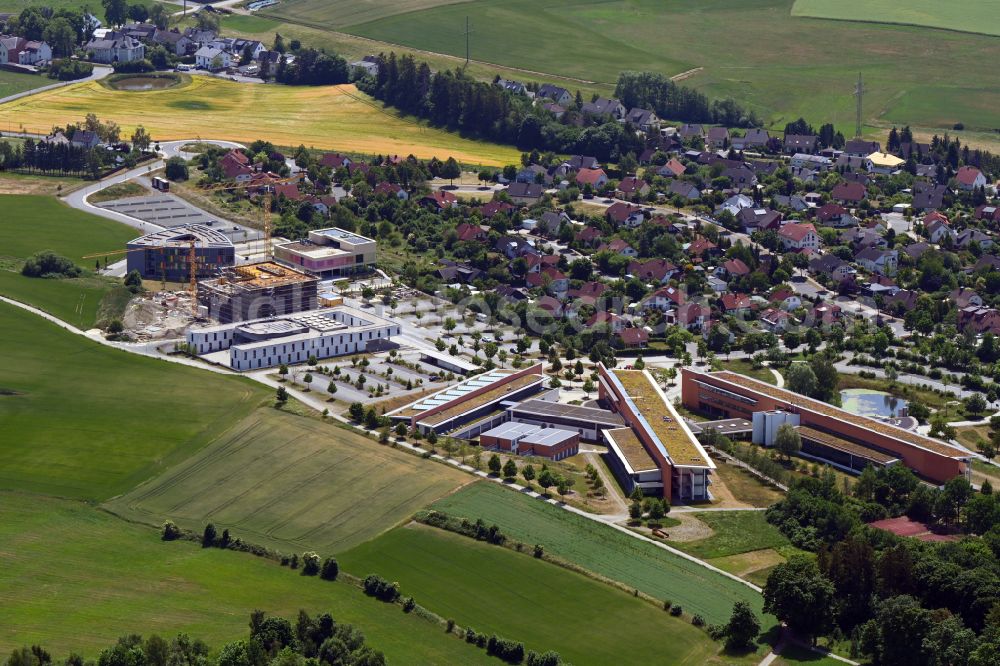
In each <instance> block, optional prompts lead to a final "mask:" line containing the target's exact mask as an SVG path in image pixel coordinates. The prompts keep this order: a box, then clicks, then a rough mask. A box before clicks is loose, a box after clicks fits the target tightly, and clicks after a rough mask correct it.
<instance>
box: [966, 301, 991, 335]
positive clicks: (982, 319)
mask: <svg viewBox="0 0 1000 666" xmlns="http://www.w3.org/2000/svg"><path fill="white" fill-rule="evenodd" d="M958 329H959V330H960V331H967V330H968V331H972V332H973V333H977V334H981V333H993V334H994V335H996V334H998V333H1000V312H998V311H997V310H995V309H993V308H988V307H983V306H976V305H970V306H968V307H965V308H962V309H961V310H959V311H958Z"/></svg>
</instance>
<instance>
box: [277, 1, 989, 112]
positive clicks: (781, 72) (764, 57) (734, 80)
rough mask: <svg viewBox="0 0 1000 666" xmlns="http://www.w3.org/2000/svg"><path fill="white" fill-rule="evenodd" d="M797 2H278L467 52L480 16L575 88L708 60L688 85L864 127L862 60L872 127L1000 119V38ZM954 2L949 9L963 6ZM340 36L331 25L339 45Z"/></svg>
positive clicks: (495, 38)
mask: <svg viewBox="0 0 1000 666" xmlns="http://www.w3.org/2000/svg"><path fill="white" fill-rule="evenodd" d="M885 1H886V2H887V0H885ZM927 1H928V0H924V2H927ZM793 2H794V0H708V1H707V2H706V1H704V0H678V1H677V2H670V3H663V2H660V1H659V0H601V1H597V2H591V3H587V4H584V5H580V4H579V3H573V2H570V1H569V0H555V1H553V2H549V3H545V4H544V5H539V4H538V3H536V2H532V1H531V0H509V1H508V2H504V3H496V2H490V1H488V0H472V1H471V2H463V3H460V4H450V3H436V6H433V7H428V8H426V9H422V8H420V7H423V6H424V5H427V4H429V3H426V2H420V1H419V0H417V1H415V2H410V3H406V4H407V5H408V6H409V5H412V6H413V10H412V11H404V12H402V13H396V14H393V15H388V16H384V15H383V14H384V12H382V11H378V12H374V13H372V14H370V15H363V14H362V15H358V20H359V22H358V23H354V24H352V25H344V23H346V22H347V20H349V19H346V18H344V19H338V18H336V17H349V16H355V15H357V13H356V12H355V11H354V10H351V9H348V7H354V6H355V5H356V3H351V2H349V1H348V0H332V1H331V0H291V1H290V2H283V3H281V4H279V5H276V6H275V7H273V8H270V9H269V10H266V13H267V14H268V15H269V16H271V17H273V18H277V19H281V20H284V21H287V22H289V23H297V24H300V25H302V26H307V27H309V28H312V29H317V28H324V27H325V28H327V29H331V28H332V29H334V30H340V31H343V32H347V33H350V34H352V35H356V36H358V37H364V38H368V39H371V40H376V41H377V42H383V43H389V44H401V45H404V46H405V47H409V48H412V49H422V50H426V51H430V52H435V53H443V54H447V55H450V56H464V54H465V39H464V37H463V35H462V32H463V30H464V27H465V17H466V16H469V18H470V20H471V22H472V26H473V29H474V30H475V32H474V33H473V35H472V58H473V59H474V60H476V61H481V62H488V63H497V64H499V65H502V66H504V67H510V68H523V69H524V70H529V71H531V72H534V74H526V75H525V77H527V78H537V77H538V76H539V75H541V73H550V74H552V75H561V76H566V77H575V78H577V79H580V80H582V82H583V83H578V84H576V83H573V82H569V87H570V88H574V87H583V88H593V87H595V86H603V89H604V90H605V91H607V90H608V88H609V87H610V86H613V84H614V82H615V81H616V79H617V77H618V73H619V72H620V71H622V70H648V71H657V72H662V73H665V74H668V75H676V74H680V73H682V72H688V71H690V70H695V69H697V71H696V72H693V73H692V74H691V75H690V76H689V77H687V78H686V79H685V85H691V86H694V87H696V88H698V89H700V90H702V91H703V92H705V93H706V94H708V95H709V96H711V97H733V98H735V99H738V100H740V101H741V102H743V103H745V104H747V105H749V106H750V107H751V108H753V109H755V110H756V111H757V112H758V113H759V114H760V115H761V116H762V117H763V118H764V119H765V120H766V121H768V122H769V123H771V124H772V126H774V127H778V128H779V129H780V128H781V127H783V125H784V123H785V122H788V121H789V120H794V119H795V118H797V117H799V116H804V117H805V118H807V119H808V120H810V121H811V122H813V123H815V124H817V125H818V124H820V123H823V122H827V121H829V122H833V123H835V124H837V125H838V126H839V127H840V128H842V129H844V130H845V132H846V131H852V130H853V127H854V97H853V96H852V94H851V93H852V91H853V85H854V82H855V81H856V80H857V75H858V72H859V71H860V72H862V73H863V74H864V77H865V81H866V84H867V89H868V94H867V96H866V98H865V100H866V105H865V121H866V125H867V126H868V127H869V128H873V127H884V126H886V125H889V124H892V123H897V124H904V123H908V124H910V125H913V126H920V127H929V128H938V129H949V128H950V127H951V125H952V124H954V123H957V122H962V123H964V124H965V126H966V127H967V128H969V129H986V130H991V129H993V128H996V127H1000V111H998V109H1000V89H997V87H996V86H990V85H985V84H984V82H985V81H990V80H991V79H992V76H993V73H992V72H993V69H992V65H991V63H994V62H997V61H998V60H1000V40H997V39H995V38H994V37H989V36H983V35H972V34H962V33H957V32H947V31H940V30H931V29H928V28H923V27H914V26H901V25H884V24H876V23H850V24H848V23H845V22H842V21H829V20H823V19H813V18H804V17H799V16H793V14H792V6H793ZM984 4H985V3H984ZM946 7H950V5H942V10H941V11H952V10H950V9H944V8H946ZM331 17H334V18H331ZM526 17H530V19H529V18H526ZM362 19H365V20H362ZM526 23H527V24H530V29H526ZM991 24H993V25H995V21H992V23H991ZM734 26H738V28H737V30H738V33H739V35H740V38H739V39H726V46H725V48H719V46H718V43H719V38H721V37H722V36H731V35H732V34H733V31H734ZM283 30H284V29H282V31H283ZM330 34H331V35H333V33H332V31H331V32H330ZM336 39H340V38H336V36H335V35H334V36H333V37H331V40H332V43H331V46H333V45H335V44H336ZM341 41H345V40H343V39H341ZM916 44H919V48H914V45H916ZM775 45H781V46H780V48H775ZM355 48H356V46H355ZM365 48H367V49H368V51H369V52H378V51H379V50H388V49H389V48H392V47H390V46H388V45H386V44H368V45H367V46H366V47H365Z"/></svg>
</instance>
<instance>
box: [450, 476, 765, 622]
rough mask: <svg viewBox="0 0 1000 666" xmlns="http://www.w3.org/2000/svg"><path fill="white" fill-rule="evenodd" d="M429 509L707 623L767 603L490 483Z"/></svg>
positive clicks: (638, 543)
mask: <svg viewBox="0 0 1000 666" xmlns="http://www.w3.org/2000/svg"><path fill="white" fill-rule="evenodd" d="M431 508H433V509H438V510H440V511H443V512H445V513H448V514H450V515H453V516H458V517H463V518H469V519H470V520H475V519H477V518H482V519H483V520H484V521H485V522H486V523H487V524H493V523H495V524H497V525H498V526H499V527H500V529H501V530H502V531H503V532H504V533H505V534H507V535H508V536H509V537H510V538H512V539H514V540H517V541H521V542H523V543H528V544H536V543H537V544H541V545H542V546H543V547H544V548H545V551H546V552H547V553H550V554H552V555H556V556H558V557H561V558H563V559H566V560H569V561H571V562H575V563H576V564H578V565H580V566H582V567H583V568H585V569H587V570H589V571H592V572H594V573H597V574H600V575H602V576H605V577H607V578H610V579H612V580H616V581H619V582H621V583H624V584H625V585H628V586H630V587H634V588H637V589H639V590H641V591H642V592H645V593H646V594H649V595H651V596H653V597H656V598H658V599H669V600H671V601H672V602H673V603H675V604H680V605H681V606H682V607H683V608H684V610H685V611H686V612H688V613H691V614H695V613H698V614H700V615H702V616H703V617H704V618H705V619H706V620H707V621H708V622H709V623H715V624H721V623H723V622H725V621H726V620H727V619H728V618H729V614H730V612H731V611H732V608H733V604H734V603H735V602H736V601H739V600H745V601H747V602H749V603H750V604H751V605H752V606H753V607H754V608H756V609H757V610H758V612H759V611H760V609H761V607H762V606H763V599H762V598H761V596H760V595H759V594H758V593H757V592H755V591H754V590H753V589H751V588H749V587H747V586H745V585H743V584H742V583H739V582H737V581H734V580H732V579H730V578H727V577H725V576H723V575H721V574H718V573H715V572H712V571H711V570H709V569H706V568H705V567H703V566H700V565H699V564H697V563H694V562H691V561H689V560H686V559H684V558H682V557H679V556H677V555H675V554H673V553H670V552H668V551H665V550H663V549H662V548H657V547H656V546H654V545H653V544H650V543H646V542H643V541H640V540H639V539H636V538H633V537H630V536H628V535H627V534H623V533H621V532H618V531H617V530H614V529H613V528H611V527H608V526H607V525H603V524H600V523H597V522H595V521H592V520H588V519H587V518H583V517H582V516H577V515H575V514H572V513H570V512H568V511H565V510H563V509H560V508H558V507H555V506H552V505H550V504H546V503H544V502H541V501H539V500H536V499H532V498H530V497H526V496H524V495H521V494H520V493H516V492H511V491H508V490H505V489H503V488H500V487H497V486H496V485H495V484H492V483H486V482H481V483H476V484H473V485H471V486H467V487H466V488H463V489H462V490H460V491H459V492H457V493H455V494H453V495H450V496H448V497H445V498H444V499H442V500H439V501H438V502H435V503H434V505H432V507H431ZM765 625H767V623H766V622H765Z"/></svg>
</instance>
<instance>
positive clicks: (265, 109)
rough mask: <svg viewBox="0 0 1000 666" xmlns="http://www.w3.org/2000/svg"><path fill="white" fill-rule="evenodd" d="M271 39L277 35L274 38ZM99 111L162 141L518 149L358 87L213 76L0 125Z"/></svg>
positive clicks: (14, 106)
mask: <svg viewBox="0 0 1000 666" xmlns="http://www.w3.org/2000/svg"><path fill="white" fill-rule="evenodd" d="M272 39H273V37H272ZM87 113H96V114H97V115H98V116H99V117H100V118H101V119H102V120H114V121H115V122H117V123H118V124H119V125H121V126H122V130H123V133H124V134H129V133H131V132H132V130H133V129H134V128H135V127H136V126H137V125H142V126H144V127H145V128H146V129H147V130H148V131H149V133H150V134H151V135H152V137H153V138H154V139H156V140H160V141H165V140H171V139H196V138H199V137H206V138H213V139H227V140H230V141H241V142H246V143H249V142H251V141H254V140H256V139H265V140H268V141H272V142H274V143H275V144H278V145H282V146H297V145H299V144H304V145H306V146H307V147H315V148H324V149H331V150H342V151H348V152H358V153H368V154H381V155H386V154H395V155H403V156H405V155H410V154H412V155H415V156H416V157H420V158H431V157H438V158H440V159H446V158H448V157H454V158H455V159H457V160H459V161H460V162H463V163H466V164H484V165H493V166H501V165H504V164H514V163H517V162H518V160H519V159H520V154H519V153H518V152H517V150H515V149H514V148H511V147H505V146H499V145H496V144H490V143H485V142H480V141H474V140H471V139H464V138H462V137H461V136H459V135H457V134H452V133H450V132H446V131H444V130H438V129H434V128H431V127H429V126H427V125H426V124H425V123H421V122H419V121H417V120H415V119H412V118H404V117H402V116H400V115H399V114H397V113H395V112H393V111H391V110H386V109H383V108H382V105H381V104H380V103H378V102H375V101H374V100H372V99H371V98H370V97H368V96H366V95H364V94H363V93H360V92H358V91H357V89H356V88H355V87H354V86H353V85H342V86H315V87H313V86H280V85H253V84H239V83H234V82H232V81H225V80H222V79H219V78H216V77H212V76H194V77H191V81H190V83H187V84H186V85H180V86H176V87H173V88H168V89H165V90H151V91H143V92H134V91H122V90H112V89H111V88H108V87H105V86H102V85H101V84H100V83H99V82H89V83H81V84H77V85H73V86H67V87H65V88H59V89H57V90H50V91H45V92H41V93H39V94H37V95H32V96H30V97H26V98H22V99H18V100H14V101H13V102H10V103H7V104H2V105H0V127H4V126H6V124H7V123H8V122H13V123H22V124H23V125H24V126H25V128H26V129H27V130H28V131H35V132H48V131H50V130H51V129H52V126H53V125H62V124H66V123H68V122H76V121H79V120H82V119H83V117H84V116H85V115H86V114H87Z"/></svg>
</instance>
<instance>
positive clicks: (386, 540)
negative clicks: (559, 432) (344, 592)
mask: <svg viewBox="0 0 1000 666" xmlns="http://www.w3.org/2000/svg"><path fill="white" fill-rule="evenodd" d="M340 562H341V564H342V566H344V567H345V569H347V570H349V571H352V572H355V573H357V574H361V575H364V574H365V573H367V572H375V571H377V572H379V573H380V574H381V575H383V576H385V577H387V578H388V579H389V580H393V581H398V582H399V584H400V586H401V589H402V590H403V593H404V594H405V595H412V596H413V598H414V599H416V600H417V601H418V602H419V603H420V604H422V605H424V606H426V607H427V608H429V609H431V610H433V611H434V612H435V613H437V614H439V615H442V616H444V617H450V618H455V620H456V621H457V622H459V624H461V625H463V626H471V627H472V628H474V629H475V630H476V631H481V632H487V633H493V632H495V633H497V634H498V635H500V636H506V637H509V638H515V639H517V640H521V641H524V643H525V647H526V648H528V649H533V650H535V651H538V652H542V651H545V650H549V649H551V650H556V651H557V652H559V654H560V655H561V656H562V657H563V659H565V660H567V661H568V662H570V663H573V664H576V665H577V666H582V665H583V664H595V665H602V664H613V663H622V664H642V663H650V664H651V663H659V664H692V665H693V664H711V663H723V661H722V660H721V658H717V657H716V652H717V651H718V650H719V645H718V644H716V643H713V642H712V641H711V640H710V639H709V638H708V637H707V636H706V635H705V634H704V632H702V631H701V630H699V629H697V628H695V627H693V626H692V625H691V624H690V622H688V620H686V619H678V618H672V617H670V615H668V614H667V613H664V612H663V611H662V610H661V609H658V608H656V607H654V606H652V605H651V604H648V603H645V602H642V601H640V600H638V599H635V598H634V597H632V596H631V595H629V594H628V593H626V592H622V591H620V590H617V589H615V588H613V587H610V586H608V585H605V584H603V583H600V582H598V581H595V580H592V579H590V578H587V577H586V576H583V575H582V574H578V573H574V572H571V571H569V570H567V569H563V568H562V567H559V566H556V565H554V564H550V563H547V562H543V561H541V560H536V559H535V558H533V557H532V556H531V554H530V553H524V554H518V553H515V552H513V551H511V550H508V549H506V548H499V547H497V546H491V545H488V544H484V543H481V542H478V541H474V540H472V539H469V538H468V537H463V536H459V535H456V534H452V533H450V532H445V531H443V530H437V529H435V528H433V527H426V526H423V525H410V526H406V527H402V528H399V529H396V530H393V531H392V532H389V533H388V534H385V535H383V536H381V537H379V538H378V539H376V540H374V541H370V542H368V543H366V544H364V545H362V546H360V547H358V548H355V549H354V550H352V551H350V552H348V553H345V554H344V555H343V556H342V557H341V558H340ZM717 659H718V660H717ZM745 661H746V663H754V664H756V663H757V662H758V661H759V657H754V656H752V655H751V656H749V657H747V658H746V659H745ZM725 662H726V663H742V662H740V661H739V660H733V659H731V658H729V657H727V658H726V659H725Z"/></svg>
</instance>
